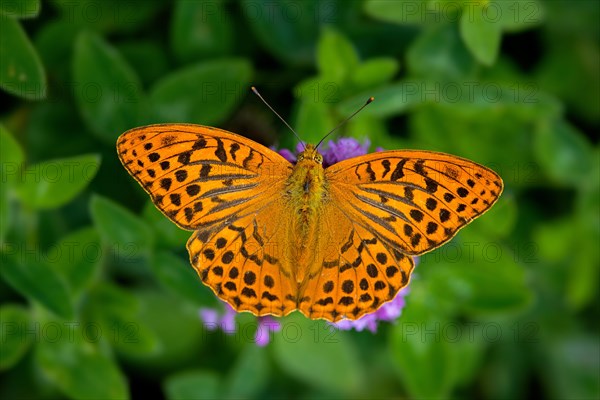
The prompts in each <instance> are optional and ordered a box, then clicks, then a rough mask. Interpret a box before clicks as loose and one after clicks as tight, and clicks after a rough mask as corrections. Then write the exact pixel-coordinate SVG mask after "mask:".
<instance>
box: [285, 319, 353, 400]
mask: <svg viewBox="0 0 600 400" xmlns="http://www.w3.org/2000/svg"><path fill="white" fill-rule="evenodd" d="M282 325H283V327H282V330H281V331H280V332H278V333H276V334H275V335H274V339H273V340H274V342H273V356H274V357H275V359H276V361H277V363H278V364H279V365H280V367H281V368H282V369H283V370H285V371H286V372H287V373H289V374H291V375H292V376H293V377H295V378H296V379H299V380H302V381H304V382H305V383H306V384H308V385H311V386H314V387H316V388H321V389H323V390H326V391H330V392H332V393H340V394H346V395H354V396H356V394H357V393H359V392H360V391H361V390H362V389H363V388H364V384H365V382H364V379H363V378H364V376H365V373H364V371H363V370H362V365H361V364H360V362H359V359H358V355H357V353H356V349H355V348H354V347H353V344H352V342H350V341H349V340H348V338H347V337H346V334H345V333H344V332H340V331H338V330H337V329H335V328H334V327H332V326H331V325H328V324H327V323H325V322H323V321H311V320H307V319H306V318H304V317H303V316H300V315H297V314H295V315H290V316H289V317H287V318H286V319H284V320H283V321H282Z"/></svg>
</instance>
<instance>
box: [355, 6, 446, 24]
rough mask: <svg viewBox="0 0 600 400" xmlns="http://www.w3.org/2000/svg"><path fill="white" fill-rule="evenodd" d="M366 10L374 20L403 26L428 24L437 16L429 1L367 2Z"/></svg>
mask: <svg viewBox="0 0 600 400" xmlns="http://www.w3.org/2000/svg"><path fill="white" fill-rule="evenodd" d="M364 9H365V13H366V14H367V15H369V16H371V17H373V18H376V19H378V20H381V21H386V22H392V23H395V24H401V25H422V24H426V23H427V20H428V18H433V15H435V12H434V10H430V9H429V1H428V0H416V1H415V0H396V1H385V0H384V1H382V0H367V1H366V2H365V6H364ZM432 14H433V15H432Z"/></svg>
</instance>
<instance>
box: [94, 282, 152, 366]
mask: <svg viewBox="0 0 600 400" xmlns="http://www.w3.org/2000/svg"><path fill="white" fill-rule="evenodd" d="M140 309H141V307H140V301H139V299H138V298H136V297H135V295H133V294H131V293H130V292H129V291H126V290H124V289H121V288H120V287H118V286H116V285H112V284H108V283H102V284H99V285H97V286H95V287H94V288H93V289H92V290H91V291H90V292H89V296H88V298H87V302H86V307H85V308H84V311H85V315H86V317H87V319H88V320H89V323H88V324H99V327H98V328H97V329H98V330H99V332H106V337H107V339H108V340H107V341H108V342H109V343H110V344H111V346H112V347H113V348H115V349H116V350H117V351H118V352H119V354H120V355H126V356H138V357H139V356H145V355H152V354H155V353H157V352H158V351H159V344H158V338H157V336H156V335H155V334H154V332H153V331H152V330H151V329H150V327H149V326H148V325H147V324H145V323H144V322H143V321H142V320H141V319H140Z"/></svg>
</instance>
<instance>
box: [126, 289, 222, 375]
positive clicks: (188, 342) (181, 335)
mask: <svg viewBox="0 0 600 400" xmlns="http://www.w3.org/2000/svg"><path fill="white" fill-rule="evenodd" d="M134 295H135V297H136V298H137V300H138V302H139V304H140V306H141V307H140V313H139V315H138V316H136V319H137V320H138V321H139V322H140V324H141V325H143V326H147V327H148V329H149V331H150V332H152V335H153V336H154V337H155V338H156V340H157V347H156V351H154V352H152V353H144V354H127V361H128V363H129V364H132V365H134V366H135V367H136V370H138V371H143V372H147V373H151V374H153V375H154V376H156V375H158V374H167V373H170V372H172V371H173V370H176V369H180V368H181V367H182V366H183V365H196V364H197V362H198V354H201V353H204V352H206V351H207V350H204V349H203V348H202V346H203V345H205V344H206V343H207V337H208V336H210V335H211V334H213V335H219V334H220V333H209V332H207V331H206V330H205V329H204V328H203V325H202V323H201V321H200V319H199V316H198V307H197V306H195V305H193V304H191V303H189V302H186V301H181V297H176V296H171V295H170V293H165V292H164V291H160V290H156V288H152V287H149V288H148V289H145V290H137V291H134Z"/></svg>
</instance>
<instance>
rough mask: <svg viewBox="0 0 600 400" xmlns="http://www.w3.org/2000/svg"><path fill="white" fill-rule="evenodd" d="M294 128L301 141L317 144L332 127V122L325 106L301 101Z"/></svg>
mask: <svg viewBox="0 0 600 400" xmlns="http://www.w3.org/2000/svg"><path fill="white" fill-rule="evenodd" d="M294 126H295V127H296V132H298V134H299V135H300V137H301V138H302V140H304V141H305V142H307V143H317V142H318V141H319V140H321V138H322V137H323V136H324V135H325V134H327V132H329V131H330V130H331V129H332V128H333V127H334V121H333V118H332V117H331V115H330V113H329V107H328V106H327V104H325V103H317V102H312V101H301V102H300V104H299V106H298V110H297V112H296V123H295V124H294Z"/></svg>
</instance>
